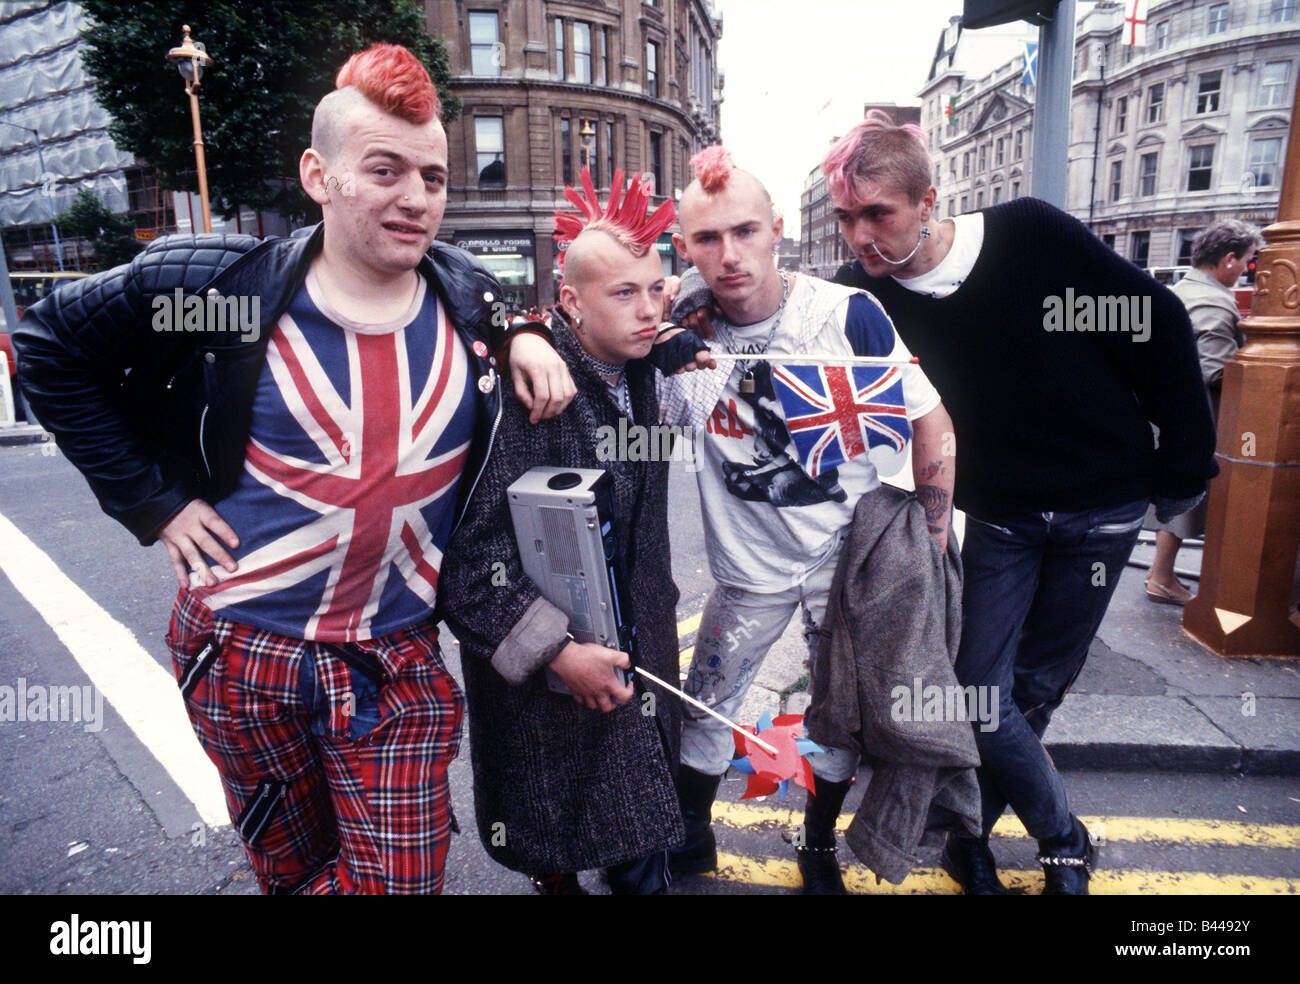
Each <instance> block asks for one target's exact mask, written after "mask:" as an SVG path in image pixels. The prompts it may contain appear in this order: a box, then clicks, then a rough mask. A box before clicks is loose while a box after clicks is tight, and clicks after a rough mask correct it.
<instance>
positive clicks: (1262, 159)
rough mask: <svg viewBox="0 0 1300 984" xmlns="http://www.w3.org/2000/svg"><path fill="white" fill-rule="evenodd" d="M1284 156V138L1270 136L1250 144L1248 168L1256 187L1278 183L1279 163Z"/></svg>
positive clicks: (1265, 186) (1270, 186) (1269, 186)
mask: <svg viewBox="0 0 1300 984" xmlns="http://www.w3.org/2000/svg"><path fill="white" fill-rule="evenodd" d="M1281 157H1282V138H1281V137H1268V138H1267V139H1264V140H1256V141H1254V142H1253V143H1252V144H1251V145H1250V162H1249V164H1247V169H1248V170H1249V171H1250V174H1251V177H1253V178H1254V180H1255V187H1256V188H1272V187H1273V186H1274V185H1275V184H1276V183H1277V163H1278V161H1279V160H1280V159H1281Z"/></svg>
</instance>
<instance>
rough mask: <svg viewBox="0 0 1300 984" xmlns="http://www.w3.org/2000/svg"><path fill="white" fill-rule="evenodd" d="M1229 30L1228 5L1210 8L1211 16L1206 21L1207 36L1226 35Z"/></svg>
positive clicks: (1218, 4)
mask: <svg viewBox="0 0 1300 984" xmlns="http://www.w3.org/2000/svg"><path fill="white" fill-rule="evenodd" d="M1227 30H1228V5H1227V4H1226V3H1216V4H1214V5H1213V6H1212V7H1210V14H1209V16H1208V17H1207V18H1206V20H1205V33H1206V34H1225V33H1227Z"/></svg>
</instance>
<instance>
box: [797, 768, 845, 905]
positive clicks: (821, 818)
mask: <svg viewBox="0 0 1300 984" xmlns="http://www.w3.org/2000/svg"><path fill="white" fill-rule="evenodd" d="M852 785H853V780H852V779H845V780H844V781H843V782H827V781H826V780H825V779H818V780H817V781H816V787H817V792H816V794H813V793H809V794H808V805H807V807H806V808H805V809H804V819H803V843H802V844H799V845H798V846H797V847H796V848H795V852H796V856H797V859H798V862H799V874H800V875H802V876H803V891H804V894H805V895H847V894H848V893H847V892H846V891H845V890H844V879H843V878H841V877H840V862H839V858H838V856H837V855H838V849H837V848H836V846H835V821H836V820H838V819H839V816H840V807H842V806H843V805H844V797H845V796H847V795H848V792H849V787H850V786H852Z"/></svg>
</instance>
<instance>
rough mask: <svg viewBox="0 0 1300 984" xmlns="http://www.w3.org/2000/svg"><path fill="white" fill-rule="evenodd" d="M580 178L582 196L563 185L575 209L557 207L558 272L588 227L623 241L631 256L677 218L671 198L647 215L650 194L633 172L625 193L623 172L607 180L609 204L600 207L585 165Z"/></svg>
mask: <svg viewBox="0 0 1300 984" xmlns="http://www.w3.org/2000/svg"><path fill="white" fill-rule="evenodd" d="M579 178H580V179H581V181H582V190H583V193H584V194H582V195H579V194H578V192H577V191H576V190H574V187H573V185H566V186H565V188H564V197H565V198H567V199H568V200H569V201H571V202H572V203H573V204H574V206H575V207H576V208H577V210H578V212H577V214H576V215H575V214H574V213H573V212H565V211H560V210H558V209H557V210H556V213H555V236H554V238H555V241H556V244H557V245H558V246H559V249H560V258H559V265H560V271H561V272H563V271H564V254H565V251H566V250H568V248H569V244H570V243H572V242H573V241H574V240H575V239H577V238H578V236H579V235H581V234H582V233H583V232H585V231H586V230H588V229H599V230H601V231H603V232H607V233H609V235H611V236H613V237H614V238H615V239H617V240H618V241H619V242H620V243H622V244H623V245H624V246H625V247H627V249H628V250H630V251H631V252H632V254H633V255H634V256H638V257H640V256H645V254H646V253H648V252H649V251H650V247H651V246H652V245H653V244H654V241H655V240H656V239H658V238H659V237H660V236H662V235H663V234H664V232H666V231H667V230H668V227H669V226H671V225H672V224H673V223H674V222H676V221H677V209H676V208H674V207H673V203H672V200H671V199H669V200H668V201H666V202H664V203H663V204H662V205H660V206H659V207H658V208H657V209H655V210H654V212H652V213H651V214H649V215H647V214H646V208H647V207H648V206H649V204H650V194H649V192H648V191H647V190H646V185H645V182H644V181H642V179H641V176H640V175H633V176H632V180H631V181H629V182H628V185H627V193H626V194H624V193H623V172H622V170H616V171H615V172H614V180H613V181H611V182H610V187H609V204H608V205H607V206H606V207H605V208H603V209H602V208H601V207H600V198H599V197H598V196H597V194H596V186H595V185H594V184H592V181H591V169H590V168H586V167H584V168H583V169H582V173H581V174H580V175H579Z"/></svg>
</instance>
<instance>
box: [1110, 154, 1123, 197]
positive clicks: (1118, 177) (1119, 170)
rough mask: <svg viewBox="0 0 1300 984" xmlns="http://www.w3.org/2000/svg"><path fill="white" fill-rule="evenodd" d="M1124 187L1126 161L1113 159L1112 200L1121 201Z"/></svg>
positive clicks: (1111, 173) (1111, 175) (1111, 176)
mask: <svg viewBox="0 0 1300 984" xmlns="http://www.w3.org/2000/svg"><path fill="white" fill-rule="evenodd" d="M1123 187H1124V162H1123V161H1111V164H1110V200H1111V201H1112V202H1117V201H1119V196H1120V194H1121V193H1122V191H1123Z"/></svg>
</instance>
